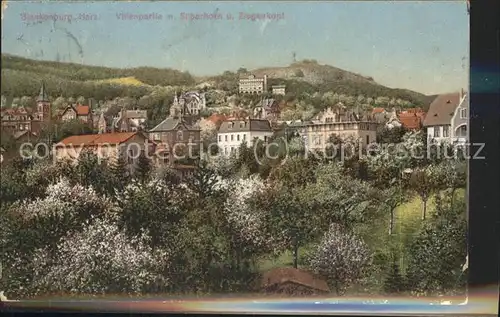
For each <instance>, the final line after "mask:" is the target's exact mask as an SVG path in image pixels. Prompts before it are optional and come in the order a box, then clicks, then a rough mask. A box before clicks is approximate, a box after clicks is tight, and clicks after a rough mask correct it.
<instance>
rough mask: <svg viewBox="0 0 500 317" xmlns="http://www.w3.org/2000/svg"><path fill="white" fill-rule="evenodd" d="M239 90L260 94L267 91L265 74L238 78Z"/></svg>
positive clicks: (243, 92) (242, 92)
mask: <svg viewBox="0 0 500 317" xmlns="http://www.w3.org/2000/svg"><path fill="white" fill-rule="evenodd" d="M239 92H240V94H262V93H264V92H267V75H264V77H262V78H257V77H255V75H249V76H247V77H245V78H240V81H239Z"/></svg>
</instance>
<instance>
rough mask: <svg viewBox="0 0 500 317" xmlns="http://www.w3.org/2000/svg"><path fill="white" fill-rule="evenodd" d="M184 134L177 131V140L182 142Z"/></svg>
mask: <svg viewBox="0 0 500 317" xmlns="http://www.w3.org/2000/svg"><path fill="white" fill-rule="evenodd" d="M183 137H184V133H183V132H182V131H177V140H178V141H182V139H183Z"/></svg>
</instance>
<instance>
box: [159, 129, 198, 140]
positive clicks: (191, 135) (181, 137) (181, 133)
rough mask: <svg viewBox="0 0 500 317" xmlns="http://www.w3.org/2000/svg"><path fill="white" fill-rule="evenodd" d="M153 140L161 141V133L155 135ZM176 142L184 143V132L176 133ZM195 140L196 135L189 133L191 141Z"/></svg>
mask: <svg viewBox="0 0 500 317" xmlns="http://www.w3.org/2000/svg"><path fill="white" fill-rule="evenodd" d="M151 138H152V139H153V140H155V141H159V140H161V137H160V133H153V134H152V135H151ZM176 140H177V141H183V140H184V131H177V133H176ZM193 140H195V135H194V133H192V132H191V133H189V141H193Z"/></svg>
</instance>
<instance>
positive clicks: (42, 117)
mask: <svg viewBox="0 0 500 317" xmlns="http://www.w3.org/2000/svg"><path fill="white" fill-rule="evenodd" d="M0 115H1V121H0V123H1V128H2V131H3V132H6V133H9V134H12V135H14V134H15V133H16V132H22V131H30V132H31V133H34V134H36V135H40V132H41V131H42V129H44V128H45V127H47V126H48V125H49V124H50V122H51V118H52V115H51V109H50V101H49V97H48V95H47V92H46V90H45V84H44V83H42V86H41V88H40V93H39V95H38V97H37V99H36V108H35V109H30V108H24V107H16V108H7V109H4V108H3V109H2V110H1V114H0Z"/></svg>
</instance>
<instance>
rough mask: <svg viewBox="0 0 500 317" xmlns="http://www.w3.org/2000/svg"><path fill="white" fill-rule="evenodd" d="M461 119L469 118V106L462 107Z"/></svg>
mask: <svg viewBox="0 0 500 317" xmlns="http://www.w3.org/2000/svg"><path fill="white" fill-rule="evenodd" d="M460 119H467V108H462V109H460Z"/></svg>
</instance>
